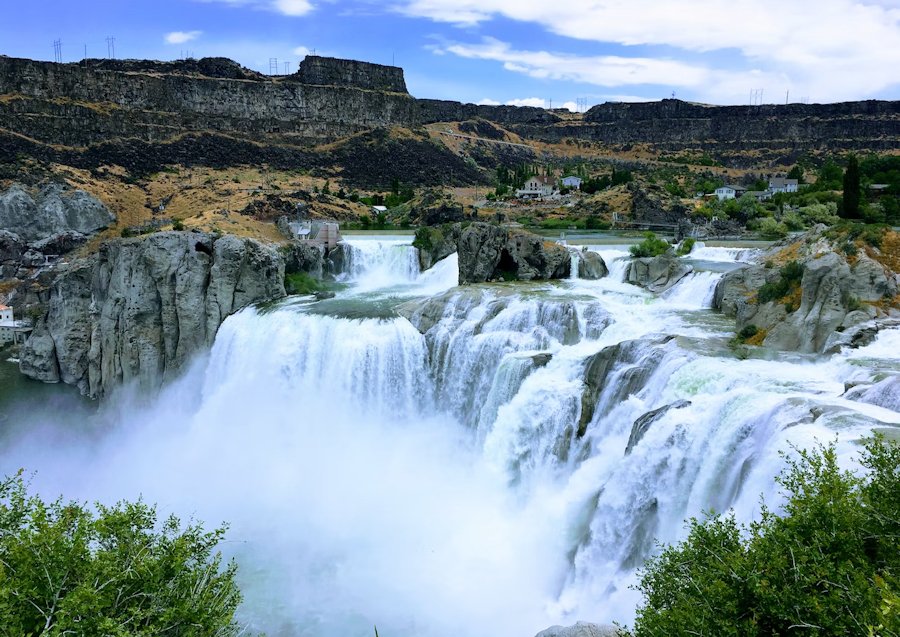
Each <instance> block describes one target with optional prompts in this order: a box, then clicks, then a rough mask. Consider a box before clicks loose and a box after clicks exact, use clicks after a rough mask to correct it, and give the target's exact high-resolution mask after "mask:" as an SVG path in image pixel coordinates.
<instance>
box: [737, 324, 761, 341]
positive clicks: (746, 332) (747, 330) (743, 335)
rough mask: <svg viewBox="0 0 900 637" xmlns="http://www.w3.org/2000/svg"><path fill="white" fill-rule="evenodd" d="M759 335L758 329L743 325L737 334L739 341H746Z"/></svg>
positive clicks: (753, 326)
mask: <svg viewBox="0 0 900 637" xmlns="http://www.w3.org/2000/svg"><path fill="white" fill-rule="evenodd" d="M758 333H759V328H758V327H756V326H755V325H745V326H744V327H743V329H741V331H740V332H738V335H737V336H738V338H739V339H740V340H741V341H746V340H747V339H750V338H753V337H754V336H756V335H757V334H758Z"/></svg>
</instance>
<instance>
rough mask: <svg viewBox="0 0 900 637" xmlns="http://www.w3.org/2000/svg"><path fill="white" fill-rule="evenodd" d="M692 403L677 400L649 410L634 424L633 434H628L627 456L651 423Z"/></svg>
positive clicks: (632, 427)
mask: <svg viewBox="0 0 900 637" xmlns="http://www.w3.org/2000/svg"><path fill="white" fill-rule="evenodd" d="M690 405H691V401H689V400H676V401H675V402H674V403H670V404H668V405H663V406H662V407H659V408H658V409H654V410H653V411H648V412H647V413H646V414H644V415H643V416H641V417H640V418H638V419H637V420H635V421H634V424H633V425H632V426H631V434H630V435H629V436H628V444H627V445H625V455H626V456H627V455H628V454H630V453H631V450H632V449H634V448H635V447H636V446H637V444H638V443H639V442H640V441H641V439H643V437H644V436H645V435H646V434H647V432H648V431H649V430H650V425H652V424H653V423H655V422H656V421H657V420H659V419H660V418H662V417H663V416H665V415H666V414H667V413H669V411H671V410H673V409H684V408H685V407H690Z"/></svg>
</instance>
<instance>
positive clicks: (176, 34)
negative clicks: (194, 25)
mask: <svg viewBox="0 0 900 637" xmlns="http://www.w3.org/2000/svg"><path fill="white" fill-rule="evenodd" d="M202 34H203V31H172V32H171V33H167V34H166V37H165V40H166V43H167V44H184V43H185V42H190V41H191V40H196V39H197V38H199V37H200V36H201V35H202Z"/></svg>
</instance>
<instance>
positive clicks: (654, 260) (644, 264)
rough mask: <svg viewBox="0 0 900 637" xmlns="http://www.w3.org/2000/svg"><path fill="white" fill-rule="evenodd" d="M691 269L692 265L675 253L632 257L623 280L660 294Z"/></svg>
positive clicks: (692, 269) (691, 270)
mask: <svg viewBox="0 0 900 637" xmlns="http://www.w3.org/2000/svg"><path fill="white" fill-rule="evenodd" d="M693 271H694V268H693V267H691V266H690V265H688V264H686V263H685V262H684V261H682V260H681V259H679V258H678V257H676V256H675V255H673V254H671V253H666V254H662V255H660V256H658V257H643V258H636V259H632V260H631V263H629V264H628V270H627V271H626V273H625V280H626V281H627V282H628V283H631V284H633V285H638V286H640V287H642V288H646V289H648V290H650V291H651V292H653V293H654V294H660V293H662V292H665V291H666V290H668V289H669V288H671V287H672V286H674V285H675V284H676V283H678V282H679V281H680V280H681V279H683V278H684V277H686V276H687V275H688V274H690V273H691V272H693Z"/></svg>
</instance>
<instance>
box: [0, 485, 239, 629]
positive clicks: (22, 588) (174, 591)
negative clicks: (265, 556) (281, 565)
mask: <svg viewBox="0 0 900 637" xmlns="http://www.w3.org/2000/svg"><path fill="white" fill-rule="evenodd" d="M224 532H225V529H224V528H219V529H216V530H214V531H212V532H207V531H204V530H203V529H202V527H201V526H200V525H199V524H193V525H189V526H186V527H182V526H181V523H180V522H179V520H178V519H177V518H175V517H169V518H168V519H167V520H165V521H164V522H162V523H161V524H160V523H159V522H158V520H157V514H156V509H155V507H152V506H149V505H147V504H144V503H143V502H141V501H138V502H136V503H128V502H120V503H119V504H116V505H114V506H111V507H108V506H103V505H99V504H98V505H96V512H95V511H92V510H90V509H89V508H87V507H86V506H84V505H82V504H79V503H75V502H63V501H62V499H58V500H55V501H53V502H50V503H45V502H44V501H43V500H41V499H40V498H39V497H37V496H33V495H29V494H28V492H27V486H26V484H25V482H24V481H23V479H22V477H21V473H20V474H19V475H17V476H16V477H13V478H7V479H5V480H4V481H2V482H0V635H3V636H4V637H5V636H12V635H42V636H44V635H45V636H48V637H50V636H54V637H55V636H61V635H67V634H68V635H112V636H117V637H125V636H126V635H140V636H149V635H178V636H191V637H194V636H196V637H201V636H202V637H205V636H207V635H210V636H211V635H216V636H226V635H236V634H238V632H239V627H238V626H237V625H236V624H235V623H234V620H233V617H234V612H235V609H236V608H237V605H238V604H239V603H240V601H241V595H240V592H239V591H238V589H237V586H236V584H235V582H234V578H235V572H236V566H235V565H234V563H233V562H232V563H229V564H228V565H227V566H225V567H224V568H223V566H222V558H221V554H220V553H218V552H216V553H214V549H215V547H216V545H217V544H218V543H219V541H220V540H221V539H222V537H223V535H224Z"/></svg>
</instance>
